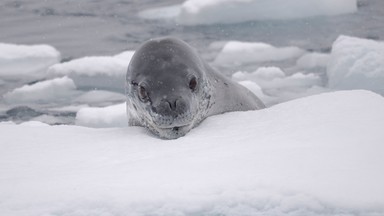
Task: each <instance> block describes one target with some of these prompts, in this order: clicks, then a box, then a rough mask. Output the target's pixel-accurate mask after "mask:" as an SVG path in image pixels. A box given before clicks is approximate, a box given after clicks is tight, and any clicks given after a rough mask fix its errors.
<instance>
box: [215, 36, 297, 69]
mask: <svg viewBox="0 0 384 216" xmlns="http://www.w3.org/2000/svg"><path fill="white" fill-rule="evenodd" d="M304 53H305V51H304V50H302V49H300V48H298V47H274V46H272V45H270V44H266V43H261V42H243V41H229V42H227V43H226V44H225V45H224V47H223V48H222V50H221V51H220V52H219V54H218V55H217V56H216V58H215V60H214V62H213V63H214V64H215V65H224V66H225V65H227V66H228V65H234V66H239V65H244V64H250V63H258V62H269V61H283V60H287V59H292V58H297V57H300V56H301V55H303V54H304Z"/></svg>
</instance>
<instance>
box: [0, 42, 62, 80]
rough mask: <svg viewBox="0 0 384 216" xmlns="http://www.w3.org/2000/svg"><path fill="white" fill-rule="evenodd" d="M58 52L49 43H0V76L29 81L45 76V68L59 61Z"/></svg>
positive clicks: (5, 78)
mask: <svg viewBox="0 0 384 216" xmlns="http://www.w3.org/2000/svg"><path fill="white" fill-rule="evenodd" d="M60 58H61V57H60V52H59V51H57V50H56V49H55V48H54V47H52V46H49V45H16V44H4V43H0V78H1V79H4V80H22V81H29V80H35V79H41V78H44V77H45V76H46V70H47V68H48V67H50V66H51V65H53V64H56V63H58V62H59V61H60Z"/></svg>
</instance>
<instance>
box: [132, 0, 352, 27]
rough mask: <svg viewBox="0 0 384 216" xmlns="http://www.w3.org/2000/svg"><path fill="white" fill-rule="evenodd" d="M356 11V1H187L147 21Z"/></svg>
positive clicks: (153, 12) (203, 21) (225, 20)
mask: <svg viewBox="0 0 384 216" xmlns="http://www.w3.org/2000/svg"><path fill="white" fill-rule="evenodd" d="M356 11H357V0H209V1H207V0H187V1H184V2H183V3H182V4H180V5H172V6H169V7H161V8H152V9H147V10H145V11H142V12H140V13H139V16H140V17H142V18H145V19H170V20H175V21H176V22H177V23H180V24H183V25H209V24H218V23H221V24H229V23H239V22H246V21H257V20H290V19H300V18H307V17H314V16H334V15H340V14H347V13H354V12H356Z"/></svg>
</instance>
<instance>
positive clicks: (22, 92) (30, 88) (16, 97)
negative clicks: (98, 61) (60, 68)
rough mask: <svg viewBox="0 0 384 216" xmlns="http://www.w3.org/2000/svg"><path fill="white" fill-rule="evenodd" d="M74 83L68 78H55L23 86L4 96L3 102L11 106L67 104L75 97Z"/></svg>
mask: <svg viewBox="0 0 384 216" xmlns="http://www.w3.org/2000/svg"><path fill="white" fill-rule="evenodd" d="M77 94H78V92H77V91H76V86H75V84H74V82H73V81H72V80H71V79H70V78H68V77H62V78H56V79H52V80H46V81H42V82H38V83H35V84H33V85H24V86H22V87H20V88H16V89H14V90H12V91H11V92H8V93H6V94H4V96H3V97H4V100H5V101H6V102H7V103H11V104H25V103H51V102H55V103H57V102H68V100H69V99H70V98H71V97H73V96H75V95H77Z"/></svg>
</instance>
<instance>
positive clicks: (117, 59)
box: [48, 51, 134, 92]
mask: <svg viewBox="0 0 384 216" xmlns="http://www.w3.org/2000/svg"><path fill="white" fill-rule="evenodd" d="M133 53H134V52H133V51H125V52H123V53H120V54H117V55H115V56H89V57H83V58H79V59H74V60H72V61H69V62H64V63H60V64H56V65H53V66H52V67H50V68H49V69H48V73H49V74H50V75H51V76H62V75H66V76H69V77H70V78H71V79H73V80H74V82H75V83H76V86H77V87H78V88H80V89H105V90H114V91H118V92H124V80H125V73H126V72H127V68H128V64H129V62H130V60H131V58H132V56H133Z"/></svg>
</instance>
